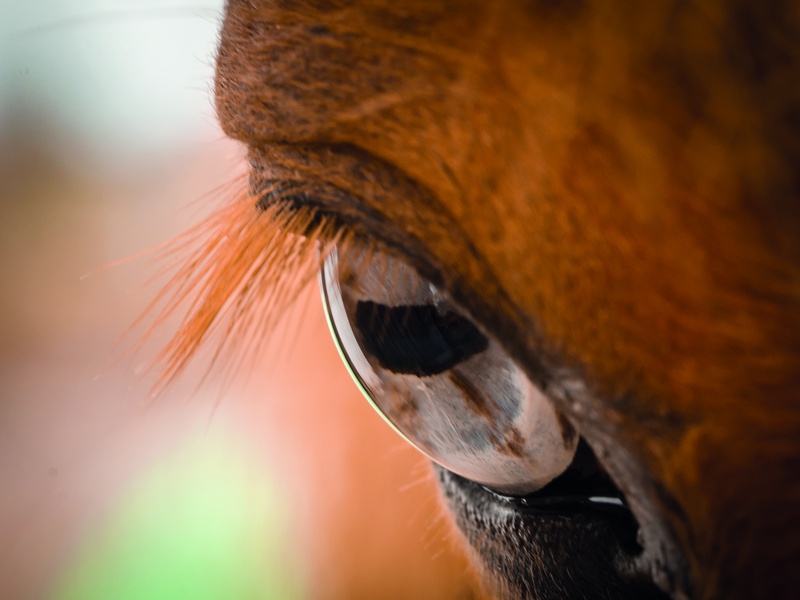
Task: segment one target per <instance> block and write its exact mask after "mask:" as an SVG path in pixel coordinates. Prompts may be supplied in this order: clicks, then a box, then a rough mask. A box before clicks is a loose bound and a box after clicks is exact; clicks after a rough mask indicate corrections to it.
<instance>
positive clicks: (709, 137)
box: [216, 0, 800, 599]
mask: <svg viewBox="0 0 800 600" xmlns="http://www.w3.org/2000/svg"><path fill="white" fill-rule="evenodd" d="M355 4H356V5H353V3H351V2H339V1H338V0H328V1H319V2H304V1H302V0H297V1H294V0H284V1H279V0H278V1H275V2H270V1H261V0H254V1H250V2H247V1H244V0H231V1H230V2H229V4H228V7H227V13H226V18H225V22H224V25H223V29H222V36H221V46H220V50H219V56H218V75H217V82H216V97H217V108H218V113H219V117H220V120H221V122H222V125H223V128H224V129H225V131H226V133H228V135H230V136H232V137H234V138H236V139H239V140H241V141H243V142H245V143H246V144H247V146H248V148H249V154H250V159H251V162H252V163H253V165H254V167H255V169H254V175H253V178H254V181H255V182H256V183H258V179H259V178H264V177H266V178H268V179H269V180H270V181H287V182H292V184H293V185H300V186H303V188H304V190H305V191H306V192H307V193H306V195H305V196H303V197H304V198H305V199H306V201H307V202H309V203H313V204H314V205H315V206H319V207H321V208H322V210H323V211H325V212H326V213H327V214H329V215H331V216H332V217H335V218H336V219H337V220H338V222H340V223H344V224H346V225H347V226H348V227H350V228H351V229H352V230H354V231H355V232H356V234H357V235H360V236H363V237H364V238H365V239H370V240H374V241H376V242H377V243H378V244H380V245H381V246H382V247H383V248H384V249H385V250H386V251H388V252H391V253H393V254H395V255H397V256H400V257H403V258H404V259H405V260H406V261H407V262H408V263H409V264H411V265H413V266H414V267H416V269H417V270H418V271H419V272H420V273H421V274H422V275H423V276H424V277H427V278H428V279H430V280H431V281H432V282H434V283H436V284H438V285H440V286H441V287H442V288H444V289H445V290H447V291H448V292H449V293H450V294H451V295H452V297H453V298H454V299H455V300H456V301H458V302H459V303H460V304H461V305H462V306H464V307H465V308H466V309H467V310H468V311H469V313H470V315H471V316H472V317H474V318H475V320H476V321H477V322H479V323H480V325H481V327H483V328H484V329H485V330H486V331H487V332H488V333H489V334H490V335H492V336H494V337H495V338H496V339H497V340H499V341H500V342H501V343H502V344H503V345H504V347H505V348H506V350H507V351H508V352H509V353H510V355H511V356H513V357H514V359H515V360H517V361H518V363H519V364H520V365H522V366H523V367H524V368H525V370H526V371H527V373H528V374H529V376H530V377H531V379H532V380H533V381H535V382H536V383H537V384H538V385H539V386H540V387H541V388H542V389H543V390H545V391H546V393H547V394H548V396H549V397H550V399H551V400H552V401H553V402H554V404H555V406H556V407H557V409H558V410H559V411H561V413H562V414H563V415H565V416H566V417H567V419H569V421H571V423H572V424H573V425H575V427H576V428H577V429H578V430H579V432H580V434H581V436H582V437H583V438H584V439H585V440H586V441H587V442H588V443H589V445H590V446H591V447H592V449H593V450H594V452H595V454H596V455H597V457H598V459H599V460H600V462H601V463H602V464H603V466H604V468H605V469H606V470H607V471H608V473H609V474H610V476H611V477H612V478H613V480H614V481H615V483H616V485H617V486H618V487H619V488H620V490H622V492H623V493H624V494H625V497H626V499H627V501H628V503H629V504H630V506H631V508H632V511H633V513H634V515H635V517H636V520H637V521H638V524H639V527H640V528H641V530H640V532H639V534H638V543H637V542H636V540H631V539H628V538H627V537H626V534H624V533H622V532H621V530H619V529H618V528H617V525H616V524H615V523H614V522H613V520H609V519H606V518H604V517H600V516H596V515H592V514H588V515H573V516H566V517H562V516H552V515H536V514H533V515H530V514H529V515H525V514H522V513H521V512H519V511H515V510H514V509H512V508H509V507H503V506H501V505H498V504H497V503H495V502H493V500H492V497H491V496H490V495H488V494H486V493H485V492H483V491H482V490H481V489H480V488H477V487H476V486H473V485H471V484H470V483H469V482H465V481H461V480H458V479H457V478H455V477H453V476H452V475H450V474H447V473H445V472H441V474H440V480H441V487H442V490H443V496H444V498H445V502H446V503H447V505H448V507H449V508H450V510H451V512H452V514H453V516H454V520H455V522H456V523H457V524H458V526H459V528H460V529H461V531H462V533H463V535H464V538H465V539H466V540H467V542H468V543H469V545H470V546H471V547H472V550H473V553H474V555H475V560H476V561H477V562H478V563H479V564H481V565H482V573H483V574H484V576H485V579H486V580H487V581H488V582H489V585H491V586H492V587H493V588H494V589H495V590H496V592H497V593H498V594H501V595H506V596H508V597H523V596H528V597H534V598H560V597H567V598H580V597H588V598H600V597H607V598H621V597H631V598H640V597H650V596H653V597H662V594H664V593H665V594H666V595H668V596H673V597H676V598H681V597H691V598H701V599H705V598H757V597H763V598H790V597H795V595H796V593H797V592H796V590H797V589H800V570H798V569H796V563H797V560H798V559H800V477H798V473H800V403H798V398H797V392H796V389H797V384H798V378H799V377H800V375H798V373H800V310H798V309H800V203H799V202H798V192H800V171H798V164H800V163H799V162H798V160H799V159H800V102H799V101H800V85H798V81H800V69H798V55H799V54H800V43H798V40H800V9H798V8H797V7H798V6H800V5H798V4H796V3H790V2H773V3H771V4H770V6H768V7H767V6H766V4H767V3H760V4H759V3H752V2H745V1H741V2H733V1H729V2H726V1H723V0H719V1H713V0H711V1H708V2H699V1H698V2H694V1H689V2H662V3H655V2H633V1H624V0H620V1H617V2H602V3H601V2H597V3H589V2H582V1H580V0H570V1H567V2H542V1H530V2H523V1H518V2H512V1H497V2H448V3H436V2H429V1H420V2H406V1H404V2H396V1H389V0H385V1H384V0H378V1H375V2H363V3H361V2H358V3H355ZM361 4H363V6H362V5H361ZM256 187H257V186H256ZM660 590H663V592H662V591H660Z"/></svg>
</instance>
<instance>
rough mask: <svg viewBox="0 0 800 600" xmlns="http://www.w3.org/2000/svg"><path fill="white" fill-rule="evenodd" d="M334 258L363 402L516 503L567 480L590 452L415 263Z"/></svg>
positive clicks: (326, 271)
mask: <svg viewBox="0 0 800 600" xmlns="http://www.w3.org/2000/svg"><path fill="white" fill-rule="evenodd" d="M339 252H345V250H343V249H339V250H338V251H337V250H336V249H334V250H333V251H331V253H330V254H329V255H328V257H327V258H326V260H325V263H324V265H323V267H322V271H321V273H320V281H321V287H322V295H323V302H324V304H325V309H326V312H327V316H328V323H329V325H330V328H331V332H332V333H333V337H334V340H335V341H336V343H337V346H338V348H339V352H340V354H341V355H342V358H343V359H344V361H345V363H346V364H347V366H348V369H349V370H350V373H351V375H352V376H353V378H354V379H355V381H356V383H357V384H358V386H359V387H360V388H361V391H362V392H363V393H364V395H365V396H366V397H367V399H368V400H369V401H370V402H371V403H372V405H373V406H374V407H375V408H376V409H377V410H378V412H379V413H380V414H381V415H383V417H384V418H385V419H386V420H387V421H388V422H389V424H390V425H392V426H393V427H394V429H395V430H396V431H398V433H400V434H401V435H402V436H403V437H404V438H405V439H406V440H408V441H409V442H410V443H411V444H412V445H414V446H416V447H417V448H418V449H419V450H421V451H422V452H423V453H424V454H426V455H428V457H429V458H431V459H432V460H433V461H434V462H437V463H439V464H440V465H442V466H443V467H445V468H447V469H449V470H451V471H453V472H455V473H458V474H459V475H462V476H464V477H466V478H468V479H471V480H473V481H476V482H478V483H481V484H484V485H486V486H487V487H490V488H492V489H495V490H497V491H500V492H504V493H508V494H527V493H530V492H533V491H535V490H537V489H539V488H541V487H543V486H544V485H546V484H547V483H548V482H549V481H551V480H552V479H554V478H555V477H557V476H558V475H560V474H561V473H562V472H564V471H565V470H566V469H567V467H568V466H569V464H570V463H571V461H572V458H573V456H574V454H575V449H576V446H577V443H578V436H577V435H575V433H574V431H573V430H572V429H571V427H570V426H569V424H568V423H566V421H564V420H563V419H562V418H560V416H559V415H558V413H556V411H555V409H554V408H553V406H552V405H551V403H550V401H549V400H548V399H547V398H546V397H545V396H544V395H543V394H542V392H541V391H540V390H539V389H538V388H536V386H534V385H533V384H532V383H531V381H530V380H529V379H528V378H527V376H526V375H525V374H524V373H523V371H522V370H521V369H520V368H519V367H518V366H517V365H516V363H515V362H514V361H513V360H511V358H510V357H509V356H508V354H506V352H505V351H504V350H503V348H502V347H501V346H500V344H498V343H497V342H496V341H495V340H493V339H491V337H490V336H488V335H486V334H485V333H484V332H483V331H481V329H480V327H479V326H478V325H477V324H475V323H473V321H472V320H470V318H469V317H468V316H467V315H466V314H464V311H462V310H461V309H459V307H458V306H456V305H455V304H454V303H453V302H452V301H451V300H450V299H449V298H448V297H447V295H446V294H444V293H443V292H442V291H440V290H438V289H437V288H436V287H435V286H434V285H433V284H431V283H430V282H428V281H426V280H424V279H422V278H421V277H420V276H419V275H418V274H417V273H416V271H415V270H414V269H412V268H411V267H410V266H408V265H407V264H405V263H404V262H402V261H400V260H397V259H394V258H392V257H389V256H387V255H383V254H379V253H378V254H375V253H372V254H369V255H367V254H359V253H358V252H357V251H354V250H352V249H350V248H348V249H347V250H346V252H347V253H348V255H347V256H340V254H339Z"/></svg>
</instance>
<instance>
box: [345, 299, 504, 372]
mask: <svg viewBox="0 0 800 600" xmlns="http://www.w3.org/2000/svg"><path fill="white" fill-rule="evenodd" d="M355 325H356V328H357V330H358V332H359V333H360V338H361V342H362V344H363V345H364V348H365V349H366V350H367V351H368V352H369V353H370V354H372V355H373V356H374V357H375V358H376V359H377V361H378V362H379V363H380V365H381V366H382V367H383V368H384V369H387V370H389V371H393V372H394V373H401V374H408V375H417V376H418V377H424V376H428V375H436V374H437V373H441V372H443V371H446V370H447V369H450V368H452V367H454V366H455V365H457V364H458V363H460V362H462V361H464V360H466V359H467V358H469V357H470V356H473V355H474V354H478V353H479V352H483V351H484V350H486V348H487V346H488V345H489V340H488V339H487V338H486V336H484V335H483V334H482V333H481V332H480V331H479V330H478V328H477V327H475V325H473V324H472V322H471V321H469V320H468V319H465V318H464V317H462V316H461V315H459V314H458V313H455V312H453V311H449V310H448V311H444V312H440V311H438V310H437V309H436V307H434V306H431V305H428V304H422V305H416V304H415V305H406V306H386V305H385V304H378V303H377V302H371V301H359V302H358V304H357V305H356V314H355Z"/></svg>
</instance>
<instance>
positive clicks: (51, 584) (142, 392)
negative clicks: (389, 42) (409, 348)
mask: <svg viewBox="0 0 800 600" xmlns="http://www.w3.org/2000/svg"><path fill="white" fill-rule="evenodd" d="M221 10H222V2H221V1H211V0H192V2H191V3H190V4H187V3H185V2H171V1H168V0H159V1H148V0H127V1H126V0H62V1H59V0H27V1H26V2H12V1H11V0H2V2H1V3H0V203H1V207H2V214H1V215H0V273H2V278H1V279H0V286H1V287H2V293H0V599H3V600H5V599H8V600H25V599H28V598H30V599H39V598H53V599H57V600H67V599H69V600H94V599H105V598H108V599H112V598H113V599H115V600H119V599H128V600H134V599H136V600H138V599H162V598H163V599H165V600H166V599H172V598H186V599H189V598H201V599H234V600H235V599H239V598H241V599H245V598H246V599H260V598H377V597H380V598H408V597H412V596H413V597H417V598H446V597H453V598H465V597H474V595H475V592H474V591H473V590H472V586H471V584H470V581H471V579H470V576H469V575H468V570H467V566H466V564H465V562H464V560H463V558H462V557H461V555H460V553H459V551H458V549H457V548H458V544H457V541H456V540H455V539H454V538H455V536H454V534H452V533H451V530H450V527H449V524H448V521H447V518H446V517H445V516H444V515H443V513H442V512H441V510H440V509H439V507H438V500H437V497H436V489H435V485H434V483H433V481H432V478H431V474H430V470H429V468H428V466H427V464H426V463H425V461H424V460H423V459H422V458H420V457H419V456H417V454H416V453H415V451H414V450H412V449H411V448H410V447H406V445H405V444H404V443H403V442H402V441H401V440H400V439H399V438H396V436H395V435H394V433H393V432H391V431H390V430H389V428H388V427H387V426H385V425H384V424H383V422H382V421H381V419H380V418H379V417H377V415H374V414H372V412H371V409H370V408H369V407H368V405H367V403H366V402H365V401H363V400H362V399H361V398H360V397H359V395H358V392H357V391H356V389H355V387H354V386H353V385H352V384H351V383H350V381H349V380H348V376H347V373H346V371H345V369H344V368H343V367H342V365H341V364H340V362H339V359H338V357H337V355H336V351H335V349H334V348H333V345H332V343H331V341H330V339H329V335H328V333H327V331H326V327H325V324H324V318H323V316H322V313H321V308H320V306H319V301H318V292H317V291H316V289H313V290H309V291H308V294H307V297H306V301H304V302H303V304H302V306H303V309H302V310H303V313H302V319H301V320H299V321H298V322H296V323H295V324H294V325H292V326H287V327H284V328H282V330H281V331H282V333H281V334H280V336H277V337H276V339H273V340H270V344H269V345H268V346H267V349H266V351H265V353H264V355H263V356H258V357H253V364H254V365H255V370H254V371H255V372H252V373H249V372H243V373H242V376H241V377H239V378H237V381H235V382H233V384H230V385H227V386H225V387H221V386H219V385H215V382H214V375H213V374H212V376H211V377H210V378H209V379H207V380H205V381H203V382H202V383H201V382H200V379H201V377H200V376H201V375H202V374H203V373H202V372H201V371H200V372H198V369H195V370H194V371H193V372H191V371H190V372H189V373H188V374H187V375H186V376H185V377H184V378H182V379H181V381H180V382H179V383H178V384H177V385H175V386H173V387H171V388H170V389H169V391H168V392H167V393H166V394H164V395H163V396H160V397H158V398H157V399H156V400H153V399H152V398H150V396H149V394H148V390H149V389H150V386H151V385H152V384H153V383H154V381H155V375H156V374H154V373H152V372H149V371H147V369H143V368H142V365H144V364H146V363H147V361H148V359H150V358H152V356H153V355H154V354H155V353H156V352H157V351H158V349H159V347H160V344H163V343H165V342H166V340H167V339H168V338H169V334H170V332H171V328H170V325H172V327H174V326H175V323H171V324H169V323H168V324H167V326H165V327H164V328H162V329H160V330H159V331H158V332H157V333H156V334H155V335H154V336H152V337H151V338H150V339H149V341H148V343H147V344H145V345H144V347H142V348H140V349H139V350H138V351H136V352H133V353H129V352H126V349H128V348H130V347H131V346H132V345H133V344H134V343H135V342H136V340H137V339H138V336H141V334H142V333H143V331H144V330H134V331H133V332H132V333H130V334H128V335H127V336H125V335H124V334H125V332H126V331H127V330H128V328H129V326H130V325H131V324H132V323H133V322H134V321H135V320H136V318H137V317H138V315H139V314H140V313H141V312H142V311H143V310H144V309H145V307H146V306H147V305H148V303H149V300H150V299H151V298H152V297H153V296H154V295H155V294H156V293H157V292H158V290H159V289H160V286H162V285H163V284H164V280H163V279H159V278H157V277H156V278H154V277H153V275H154V273H156V272H157V270H158V268H159V264H160V263H159V262H158V260H157V258H156V257H154V256H153V255H152V254H144V255H143V256H140V257H138V258H135V259H133V260H130V261H123V262H122V263H120V264H117V265H115V266H113V267H110V268H107V269H104V268H103V267H105V266H106V265H109V264H111V263H115V262H117V261H120V260H122V259H125V258H127V257H131V256H134V255H138V254H140V253H142V252H143V251H145V250H147V249H149V248H151V247H154V246H156V245H158V244H161V243H163V242H165V241H168V240H170V239H172V238H174V237H175V236H176V235H179V234H180V233H181V232H182V231H184V230H186V229H188V228H189V227H190V226H191V225H192V224H194V223H196V222H197V221H198V220H199V219H201V218H202V217H203V216H204V215H206V214H208V213H209V212H211V211H212V210H213V209H214V208H215V207H216V206H218V205H219V203H220V202H224V201H225V199H226V194H230V193H233V191H235V189H239V188H236V187H235V183H232V182H234V180H235V178H236V177H237V176H239V175H241V173H242V172H243V169H244V165H243V160H242V154H243V153H242V149H241V148H240V147H239V146H238V145H237V144H235V143H233V142H230V141H228V140H226V139H224V137H223V135H222V134H221V132H220V131H219V128H218V126H217V124H216V121H215V118H214V111H213V103H212V97H211V86H212V78H213V57H214V48H215V44H216V35H217V33H216V32H217V29H218V26H219V22H220V18H221V14H220V13H221ZM151 320H152V319H151ZM147 325H148V321H147V320H146V321H145V323H144V328H145V330H146V328H147ZM120 339H121V341H120ZM220 390H223V391H222V392H221V391H220Z"/></svg>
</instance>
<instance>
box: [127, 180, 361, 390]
mask: <svg viewBox="0 0 800 600" xmlns="http://www.w3.org/2000/svg"><path fill="white" fill-rule="evenodd" d="M276 190H279V188H278V187H277V186H276V188H275V189H273V190H270V191H267V192H266V193H271V194H273V195H274V194H275V193H276ZM263 193H264V192H262V194H263ZM277 193H280V191H278V192H277ZM294 193H295V194H296V193H297V190H296V189H295V190H294ZM351 243H356V242H355V236H354V235H353V234H352V232H351V231H349V230H348V229H347V228H343V227H341V226H340V224H338V223H335V222H334V219H332V218H331V217H330V216H329V215H327V214H325V213H323V212H321V211H320V210H319V209H316V208H312V207H307V206H303V205H299V204H297V203H288V204H287V203H283V202H271V203H270V204H269V205H266V206H264V205H262V204H260V203H258V201H257V200H255V199H254V198H253V196H251V195H250V194H249V193H248V192H247V191H244V190H243V191H240V192H238V193H235V194H233V197H232V200H231V201H230V202H229V203H228V204H227V205H226V206H224V207H223V208H222V209H220V210H218V211H217V212H216V213H214V214H213V215H211V216H210V217H208V218H207V219H205V220H204V221H202V222H201V223H199V224H198V225H196V226H194V227H193V228H191V229H190V230H189V231H187V232H186V233H185V234H183V235H181V236H179V237H178V238H176V239H175V240H173V241H172V242H171V243H169V244H167V245H166V246H165V247H163V248H162V254H161V259H162V260H164V262H167V261H170V262H171V263H172V264H178V265H180V266H179V267H178V270H177V272H175V274H174V275H173V276H172V277H171V279H170V280H169V282H168V283H167V285H166V287H165V288H164V289H162V290H161V292H159V293H158V294H157V295H156V297H155V298H154V299H153V301H152V302H151V303H150V305H149V306H148V307H147V308H146V309H145V312H144V314H143V315H142V317H140V318H139V320H137V322H136V324H138V323H140V322H141V321H142V320H143V319H144V318H146V317H150V316H152V315H155V317H154V321H153V324H152V326H151V327H150V328H149V330H148V331H147V333H145V335H144V337H143V338H142V339H141V340H140V342H139V344H141V343H142V342H144V341H145V340H146V339H147V338H148V337H149V336H150V335H151V334H152V333H153V331H155V330H156V329H158V328H160V327H161V326H163V325H164V323H165V321H166V320H167V319H168V318H169V317H171V316H172V315H174V314H180V313H183V314H185V315H186V316H185V317H184V318H183V319H182V320H181V323H180V325H179V326H178V329H177V331H176V333H175V334H174V335H173V337H172V339H171V340H170V341H169V342H168V343H167V345H166V346H165V347H164V348H163V349H162V350H161V351H160V352H159V353H158V354H157V356H156V357H155V358H154V360H153V361H152V362H151V364H150V365H149V368H150V369H151V370H152V371H155V372H156V373H157V374H158V379H157V381H156V383H155V385H154V386H153V388H152V389H151V393H152V394H153V395H158V394H160V393H161V392H163V391H164V390H165V389H166V388H168V387H169V386H170V385H171V384H172V383H173V382H174V381H175V380H176V379H177V378H178V377H179V376H180V375H181V373H182V372H183V371H184V370H185V369H186V367H187V365H188V364H189V362H190V361H191V359H193V358H194V357H195V356H196V354H197V352H198V350H199V349H200V347H201V346H205V345H208V344H213V347H214V349H213V351H212V354H211V358H210V364H209V369H208V370H207V372H208V371H210V370H211V368H213V367H217V366H222V367H223V368H225V369H226V370H227V369H228V368H229V367H232V368H233V369H235V368H236V366H237V365H239V364H241V362H242V360H241V359H242V358H243V357H244V356H246V355H252V354H251V353H255V352H256V351H257V350H258V348H259V347H260V346H261V345H262V344H263V343H264V340H267V339H268V336H269V334H270V332H271V331H272V330H273V329H274V327H275V326H276V324H277V322H278V321H279V320H280V317H281V316H282V315H284V314H285V313H286V311H287V309H288V308H289V307H290V306H291V305H292V304H293V303H294V302H295V300H296V299H297V297H298V296H299V295H300V293H301V292H302V290H303V289H304V288H305V287H306V286H307V284H309V283H310V282H311V281H312V280H314V279H315V278H316V276H317V273H318V271H319V268H320V265H321V264H322V261H323V260H324V258H325V255H326V254H327V250H326V249H327V248H331V247H332V246H333V245H334V244H336V245H338V246H339V247H341V246H343V245H348V244H351ZM360 245H361V244H360ZM136 324H134V326H136Z"/></svg>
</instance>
